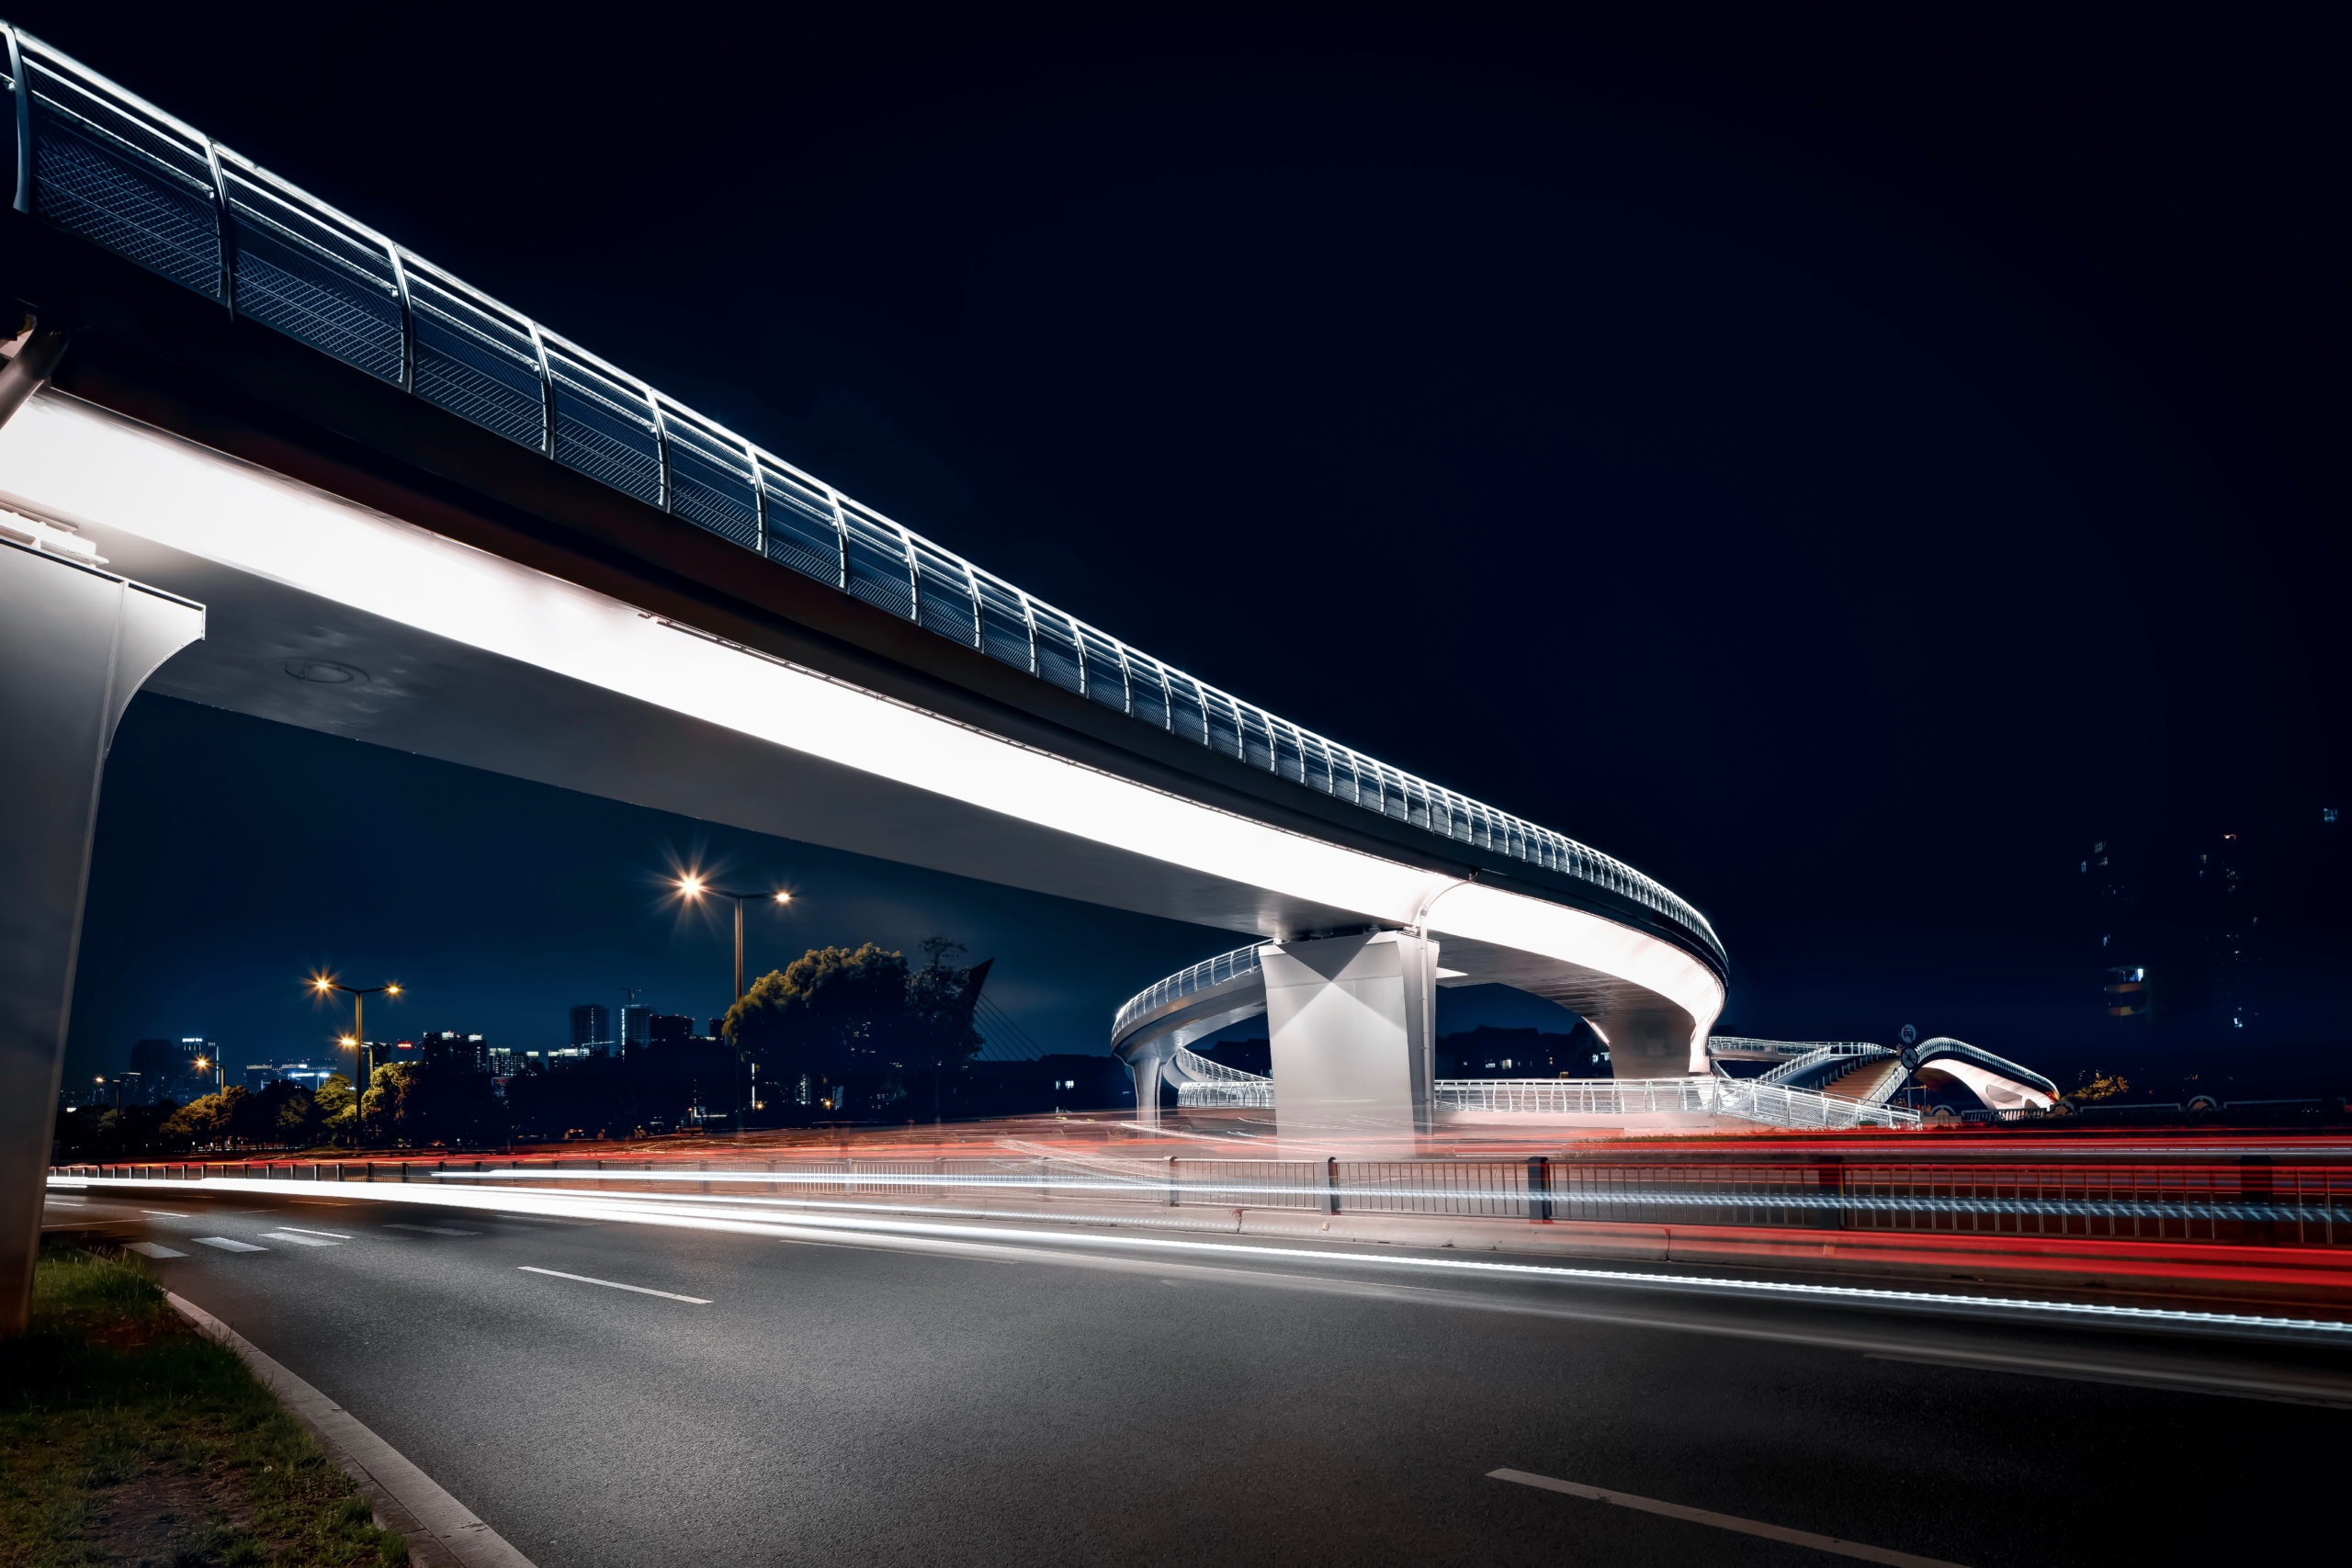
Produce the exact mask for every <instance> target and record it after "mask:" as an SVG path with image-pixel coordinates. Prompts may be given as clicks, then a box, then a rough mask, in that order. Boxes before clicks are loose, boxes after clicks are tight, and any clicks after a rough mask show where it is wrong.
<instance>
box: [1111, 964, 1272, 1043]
mask: <svg viewBox="0 0 2352 1568" xmlns="http://www.w3.org/2000/svg"><path fill="white" fill-rule="evenodd" d="M1257 971H1258V944H1257V943H1256V942H1251V943H1250V945H1249V946H1247V947H1237V948H1235V949H1234V950H1233V951H1232V952H1231V953H1218V954H1217V955H1216V957H1215V958H1204V959H1202V960H1201V961H1200V962H1199V963H1198V964H1193V966H1192V967H1191V968H1189V969H1179V970H1178V971H1176V973H1175V974H1173V975H1170V976H1168V977H1167V978H1166V979H1164V980H1161V981H1160V982H1159V984H1157V985H1154V986H1148V987H1145V988H1144V989H1142V990H1140V991H1137V992H1136V994H1135V995H1134V996H1132V997H1129V998H1127V999H1126V1002H1125V1004H1124V1005H1123V1006H1121V1008H1120V1009H1119V1015H1118V1017H1117V1018H1115V1019H1114V1020H1113V1021H1112V1022H1111V1043H1112V1044H1113V1045H1114V1046H1115V1045H1116V1044H1117V1043H1119V1042H1120V1041H1122V1040H1124V1039H1125V1038H1126V1037H1127V1031H1128V1030H1129V1029H1131V1028H1133V1027H1134V1026H1135V1024H1136V1022H1138V1021H1141V1020H1142V1019H1144V1018H1147V1017H1148V1016H1149V1015H1150V1014H1152V1013H1155V1012H1158V1011H1159V1010H1160V1009H1161V1008H1164V1007H1166V1006H1167V1005H1168V1004H1169V1003H1170V1002H1173V1001H1178V1000H1181V999H1182V998H1185V997H1189V996H1191V995H1193V993H1194V992H1196V991H1202V990H1205V989H1207V988H1208V987H1211V986H1221V985H1223V984H1225V983H1226V982H1227V980H1231V979H1235V978H1238V976H1243V975H1254V974H1256V973H1257Z"/></svg>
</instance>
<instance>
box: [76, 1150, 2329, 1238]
mask: <svg viewBox="0 0 2352 1568" xmlns="http://www.w3.org/2000/svg"><path fill="white" fill-rule="evenodd" d="M51 1175H52V1176H54V1177H57V1178H61V1179H65V1180H69V1181H71V1180H74V1179H131V1180H144V1181H172V1180H195V1179H202V1178H204V1177H208V1176H209V1177H227V1178H237V1179H279V1180H300V1181H372V1182H413V1183H439V1184H458V1183H462V1184H464V1185H466V1186H472V1185H473V1184H474V1183H475V1182H476V1181H482V1182H492V1183H495V1184H497V1185H502V1186H526V1187H538V1188H543V1189H544V1188H555V1189H566V1190H577V1191H590V1192H596V1191H604V1192H615V1193H627V1192H629V1191H631V1190H639V1191H647V1190H650V1191H662V1192H671V1193H677V1192H708V1193H713V1194H726V1195H731V1196H737V1197H744V1196H748V1197H758V1198H773V1199H777V1200H781V1201H792V1200H802V1201H816V1202H823V1201H839V1202H849V1203H855V1204H860V1205H865V1204H874V1203H882V1204H885V1205H888V1204H893V1203H909V1204H916V1205H925V1206H935V1207H939V1208H943V1209H947V1210H956V1209H970V1210H980V1211H989V1210H994V1211H1001V1210H1003V1209H1005V1208H1007V1207H1012V1208H1025V1207H1027V1206H1030V1205H1034V1204H1045V1205H1082V1206H1084V1207H1087V1208H1094V1207H1098V1206H1101V1205H1104V1204H1112V1205H1119V1206H1122V1207H1125V1206H1129V1205H1133V1206H1136V1209H1135V1211H1134V1212H1136V1213H1140V1212H1141V1207H1142V1206H1146V1205H1151V1206H1158V1207H1159V1208H1161V1209H1169V1208H1173V1209H1179V1210H1181V1209H1183V1208H1186V1207H1193V1208H1213V1209H1221V1210H1228V1211H1229V1210H1237V1209H1282V1210H1294V1211H1308V1212H1313V1211H1318V1210H1319V1211H1323V1212H1327V1213H1384V1214H1423V1215H1431V1216H1453V1217H1458V1218H1468V1219H1493V1220H1538V1221H1544V1220H1549V1221H1588V1222H1607V1223H1612V1224H1656V1225H1681V1226H1690V1225H1702V1226H1723V1227H1774V1228H1790V1229H1800V1230H1840V1231H1878V1232H1906V1231H1917V1232H1935V1233H1943V1234H1961V1235H1988V1236H1998V1235H2020V1236H2044V1237H2053V1238H2075V1239H2083V1240H2104V1241H2151V1242H2154V1241H2165V1242H2189V1243H2200V1244H2209V1245H2220V1246H2242V1247H2251V1246H2259V1247H2352V1167H2347V1166H2346V1165H2345V1164H2342V1163H2340V1162H2322V1161H2312V1162H2309V1163H2294V1162H2292V1161H2289V1160H2283V1159H2274V1158H2273V1157H2271V1156H2242V1157H2235V1158H2230V1157H2224V1158H2222V1159H2216V1160H2207V1161H2186V1160H2172V1159H2162V1158H2136V1157H2135V1158H2128V1159H2114V1158H2095V1157H2088V1158H2086V1159H2084V1160H2083V1161H2080V1162H2076V1163H2061V1162H2052V1161H2036V1162H2019V1161H1993V1160H1985V1161H1979V1160H1955V1161H1950V1162H1930V1161H1924V1160H1918V1161H1889V1160H1879V1159H1871V1158H1867V1157H1864V1158H1851V1159H1849V1158H1845V1157H1841V1156H1836V1155H1817V1154H1816V1155H1810V1156H1765V1157H1761V1158H1737V1157H1733V1158H1720V1159H1707V1160H1677V1159H1670V1158H1668V1159H1623V1158H1613V1157H1612V1158H1593V1159H1586V1158H1573V1157H1566V1156H1536V1157H1534V1158H1523V1159H1509V1160H1393V1161H1384V1160H1342V1159H1336V1158H1329V1159H1321V1160H1278V1159H1224V1158H1207V1157H1202V1158H1193V1157H1186V1156H1176V1157H1173V1158H1163V1159H1135V1158H1122V1157H1115V1156H1107V1155H1106V1156H1079V1157H1076V1158H1068V1157H1060V1156H1010V1155H1008V1156H990V1157H970V1158H933V1159H883V1160H864V1159H788V1158H787V1159H773V1160H767V1161H757V1160H731V1159H713V1160H701V1161H695V1162H685V1161H667V1162H659V1163H654V1162H648V1161H644V1160H641V1159H640V1160H620V1159H599V1158H585V1159H568V1160H522V1161H517V1160H502V1159H499V1158H496V1157H492V1156H485V1157H483V1158H479V1159H473V1158H464V1159H434V1160H423V1159H381V1158H379V1159H357V1158H355V1159H345V1160H299V1161H298V1160H229V1161H210V1162H199V1161H171V1162H146V1163H141V1164H135V1165H73V1166H62V1167H57V1168H52V1170H51Z"/></svg>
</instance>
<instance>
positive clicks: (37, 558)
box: [0, 542, 204, 1334]
mask: <svg viewBox="0 0 2352 1568" xmlns="http://www.w3.org/2000/svg"><path fill="white" fill-rule="evenodd" d="M203 636H204V610H203V608H202V606H200V605H197V604H189V603H188V602H187V601H186V600H184V599H176V598H174V597H172V596H171V595H169V594H165V593H159V592H155V591H154V590H153V589H148V588H142V587H141V586H140V585H139V584H137V583H135V582H131V581H128V580H127V579H124V578H119V577H116V576H114V575H113V574H112V573H110V572H106V571H100V570H96V569H95V568H92V567H85V566H82V565H79V564H76V563H74V562H72V561H67V560H63V559H61V558H58V557H55V556H52V555H47V554H44V553H43V552H41V551H40V550H37V549H29V548H25V547H19V546H17V545H13V544H8V543H5V542H0V736H6V744H7V758H8V764H7V782H8V809H7V810H6V811H5V812H0V1334H19V1333H22V1332H23V1331H24V1327H25V1321H26V1316H27V1314H28V1312H29V1311H30V1310H31V1304H32V1289H33V1259H34V1258H35V1256H36V1255H37V1254H38V1253H39V1251H40V1212H41V1201H42V1197H43V1195H44V1188H45V1178H46V1174H47V1171H48V1168H49V1151H50V1141H51V1137H52V1136H53V1135H54V1133H55V1128H56V1122H57V1090H58V1080H59V1074H60V1072H61V1071H62V1068H63V1066H64V1061H65V1026H66V1013H67V1010H68V1008H69V1006H70V1005H71V1003H72V1001H73V997H74V960H75V958H76V956H77V955H78V953H79V952H80V948H81V940H82V899H83V897H84V895H85V892H86V891H87V889H88V886H89V880H90V839H91V835H92V832H93V831H94V830H95V829H96V826H97V815H98V781H99V777H100V775H101V773H103V772H104V770H105V767H106V754H107V747H108V746H109V745H111V744H112V743H113V741H114V731H115V726H116V725H117V724H118V723H119V722H120V721H121V718H122V712H123V709H124V708H126V707H128V706H129V705H130V699H131V696H132V694H134V693H136V692H137V691H138V690H139V688H140V686H141V684H142V683H143V682H145V681H146V679H147V677H148V676H150V675H152V674H153V673H154V672H155V670H156V668H157V667H158V666H159V665H161V664H162V663H163V662H164V660H166V659H169V658H170V657H171V656H172V655H173V654H175V653H177V652H178V651H179V650H180V649H183V648H185V647H187V645H188V644H189V643H191V642H195V641H197V640H198V639H199V638H200V637H203Z"/></svg>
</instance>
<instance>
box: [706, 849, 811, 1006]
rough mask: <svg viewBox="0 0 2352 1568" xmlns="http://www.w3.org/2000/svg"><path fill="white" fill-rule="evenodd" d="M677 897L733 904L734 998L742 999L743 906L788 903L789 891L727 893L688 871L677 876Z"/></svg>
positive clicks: (790, 896)
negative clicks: (713, 899)
mask: <svg viewBox="0 0 2352 1568" xmlns="http://www.w3.org/2000/svg"><path fill="white" fill-rule="evenodd" d="M678 897H681V898H684V900H686V902H688V903H690V904H691V903H694V902H695V901H697V900H699V899H703V898H725V899H727V900H729V902H731V903H733V904H734V906H735V999H736V1000H737V1001H739V1002H740V1001H741V1000H742V999H743V906H744V905H746V904H789V903H791V902H792V895H791V894H789V893H729V892H728V891H727V890H726V889H725V888H722V887H713V886H711V885H710V884H709V883H707V882H705V881H704V880H703V879H702V878H701V877H700V876H699V875H697V874H695V873H693V872H688V873H687V874H685V875H684V876H682V877H680V878H678Z"/></svg>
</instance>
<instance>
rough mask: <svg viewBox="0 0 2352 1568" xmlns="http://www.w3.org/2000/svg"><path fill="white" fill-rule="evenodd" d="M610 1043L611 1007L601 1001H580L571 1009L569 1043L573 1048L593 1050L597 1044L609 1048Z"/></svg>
mask: <svg viewBox="0 0 2352 1568" xmlns="http://www.w3.org/2000/svg"><path fill="white" fill-rule="evenodd" d="M612 1043H613V1010H612V1009H610V1008H608V1007H606V1006H605V1004H604V1003H602V1002H582V1003H581V1004H580V1005H579V1006H578V1007H576V1008H573V1009H572V1010H571V1044H572V1048H573V1049H574V1050H593V1049H594V1048H595V1047H596V1046H599V1045H602V1046H605V1047H606V1048H607V1049H609V1048H610V1047H611V1045H612Z"/></svg>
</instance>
